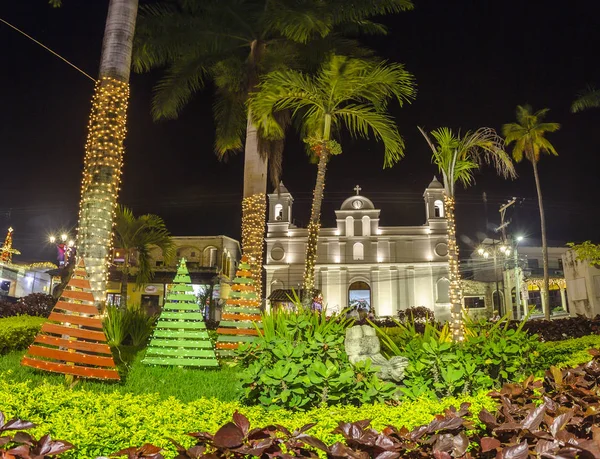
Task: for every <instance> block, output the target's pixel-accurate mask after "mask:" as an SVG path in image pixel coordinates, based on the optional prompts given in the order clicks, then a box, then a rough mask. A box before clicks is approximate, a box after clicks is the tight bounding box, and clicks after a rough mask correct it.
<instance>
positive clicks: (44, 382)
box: [0, 346, 240, 409]
mask: <svg viewBox="0 0 600 459" xmlns="http://www.w3.org/2000/svg"><path fill="white" fill-rule="evenodd" d="M143 352H144V351H141V352H139V351H138V350H136V349H134V348H131V347H128V346H125V347H121V348H120V350H119V351H115V352H114V355H115V362H117V364H118V365H119V367H120V373H121V374H122V375H124V378H123V379H122V382H121V383H106V382H102V381H94V380H87V379H80V380H78V381H77V384H76V385H75V386H74V387H73V389H72V390H73V391H74V392H78V391H92V392H94V393H97V394H112V393H115V394H120V395H121V396H130V395H132V396H135V395H144V394H156V395H157V397H158V398H159V399H161V400H166V399H168V398H169V397H174V398H176V399H177V400H179V401H182V402H189V401H192V400H196V399H198V398H202V397H209V398H210V397H214V398H216V399H217V400H221V401H231V400H236V399H238V398H239V396H240V386H239V377H238V371H237V369H235V368H231V367H228V366H224V367H222V368H220V369H218V370H206V371H195V370H191V369H185V368H179V367H153V366H147V365H143V364H142V363H141V360H142V358H143ZM23 353H24V351H14V352H10V353H8V354H6V355H3V356H0V378H2V379H5V380H6V381H8V382H10V383H15V384H16V383H19V382H24V381H27V382H28V384H29V386H30V387H32V388H33V387H39V386H52V387H56V388H57V390H58V389H61V388H63V387H64V386H65V377H64V376H61V375H55V374H50V373H46V372H41V371H36V370H34V369H31V368H28V367H23V366H21V365H20V361H21V358H22V357H23ZM120 358H123V359H124V360H126V361H127V363H123V362H122V361H120V360H119V359H120ZM0 409H2V402H1V401H0Z"/></svg>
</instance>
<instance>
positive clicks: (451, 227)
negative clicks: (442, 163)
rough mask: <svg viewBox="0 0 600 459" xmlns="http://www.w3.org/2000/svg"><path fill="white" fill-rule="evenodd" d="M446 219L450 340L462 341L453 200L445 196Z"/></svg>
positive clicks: (460, 290)
mask: <svg viewBox="0 0 600 459" xmlns="http://www.w3.org/2000/svg"><path fill="white" fill-rule="evenodd" d="M444 204H445V207H446V218H447V219H448V271H449V276H450V313H451V327H452V338H453V339H454V341H462V340H463V339H464V330H463V327H464V326H463V320H462V288H461V285H460V269H459V263H458V244H457V242H456V224H455V222H454V198H453V197H450V196H447V195H445V196H444Z"/></svg>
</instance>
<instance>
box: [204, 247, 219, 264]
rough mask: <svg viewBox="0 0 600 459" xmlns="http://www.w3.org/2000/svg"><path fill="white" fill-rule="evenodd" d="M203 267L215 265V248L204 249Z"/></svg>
mask: <svg viewBox="0 0 600 459" xmlns="http://www.w3.org/2000/svg"><path fill="white" fill-rule="evenodd" d="M203 258H204V259H203V263H202V264H203V265H204V266H210V267H214V266H216V265H217V248H216V247H207V248H205V249H204V253H203Z"/></svg>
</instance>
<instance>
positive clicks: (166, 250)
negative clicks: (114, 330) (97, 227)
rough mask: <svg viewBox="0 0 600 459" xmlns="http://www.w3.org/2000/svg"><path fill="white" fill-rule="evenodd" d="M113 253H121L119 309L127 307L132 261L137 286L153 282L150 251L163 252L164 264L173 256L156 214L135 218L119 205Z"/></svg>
mask: <svg viewBox="0 0 600 459" xmlns="http://www.w3.org/2000/svg"><path fill="white" fill-rule="evenodd" d="M115 247H116V249H115V250H118V251H119V252H123V266H122V268H121V273H122V277H121V307H122V308H125V307H126V306H127V284H128V282H129V272H130V268H131V265H132V262H133V261H134V260H135V266H136V267H137V275H136V284H137V285H143V284H147V283H148V282H150V281H151V280H152V277H153V276H154V272H153V270H152V258H151V257H150V250H151V249H152V248H153V247H158V248H160V250H161V251H162V253H163V258H164V260H165V264H168V263H170V261H171V260H172V259H173V256H174V255H175V243H174V242H173V239H172V237H171V234H170V233H169V231H168V230H167V227H166V226H165V222H164V221H163V219H162V218H160V217H159V216H158V215H153V214H146V215H141V216H139V217H136V216H134V215H133V212H132V211H131V210H130V209H128V208H127V207H123V206H119V207H118V208H117V216H116V219H115Z"/></svg>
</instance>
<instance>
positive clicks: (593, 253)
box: [567, 241, 600, 266]
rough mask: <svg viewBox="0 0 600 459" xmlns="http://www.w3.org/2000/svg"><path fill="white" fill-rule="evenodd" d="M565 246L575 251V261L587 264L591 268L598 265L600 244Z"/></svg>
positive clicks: (585, 243)
mask: <svg viewBox="0 0 600 459" xmlns="http://www.w3.org/2000/svg"><path fill="white" fill-rule="evenodd" d="M567 245H568V246H569V247H571V248H572V249H573V250H574V251H575V255H576V257H577V261H583V262H587V263H589V264H590V265H592V266H598V265H600V244H594V243H592V241H585V242H582V243H581V244H575V243H574V242H568V243H567Z"/></svg>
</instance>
